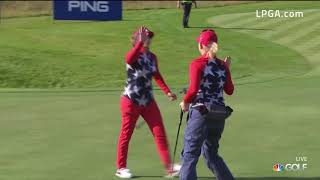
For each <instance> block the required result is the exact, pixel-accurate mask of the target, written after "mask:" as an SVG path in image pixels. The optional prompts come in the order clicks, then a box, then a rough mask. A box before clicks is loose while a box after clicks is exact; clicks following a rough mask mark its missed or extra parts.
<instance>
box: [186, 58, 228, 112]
mask: <svg viewBox="0 0 320 180" xmlns="http://www.w3.org/2000/svg"><path fill="white" fill-rule="evenodd" d="M189 78H190V82H191V84H190V86H189V89H188V91H187V94H186V96H185V97H184V102H186V103H192V104H193V105H205V106H206V107H207V108H208V109H210V107H209V106H211V105H224V98H223V91H225V92H226V94H228V95H231V94H232V93H233V90H234V86H233V83H232V79H231V73H230V70H229V67H228V66H227V65H226V64H225V63H224V62H223V61H222V60H219V59H214V60H209V58H208V57H205V56H201V57H199V58H198V59H195V60H194V61H193V62H192V63H191V65H190V77H189Z"/></svg>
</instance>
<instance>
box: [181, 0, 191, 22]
mask: <svg viewBox="0 0 320 180" xmlns="http://www.w3.org/2000/svg"><path fill="white" fill-rule="evenodd" d="M182 6H183V21H182V25H183V27H188V23H189V16H190V12H191V8H192V3H183V4H182Z"/></svg>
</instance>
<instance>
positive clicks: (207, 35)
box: [197, 29, 218, 46]
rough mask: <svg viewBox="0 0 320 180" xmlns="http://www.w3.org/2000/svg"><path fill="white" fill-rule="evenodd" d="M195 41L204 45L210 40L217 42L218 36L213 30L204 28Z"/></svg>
mask: <svg viewBox="0 0 320 180" xmlns="http://www.w3.org/2000/svg"><path fill="white" fill-rule="evenodd" d="M197 42H198V43H200V44H202V45H204V46H208V45H209V44H210V43H211V42H215V43H218V37H217V34H216V32H215V31H214V30H212V29H204V30H202V31H201V33H200V36H199V37H198V38H197Z"/></svg>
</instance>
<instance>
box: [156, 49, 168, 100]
mask: <svg viewBox="0 0 320 180" xmlns="http://www.w3.org/2000/svg"><path fill="white" fill-rule="evenodd" d="M152 55H153V57H154V58H153V59H154V60H155V64H156V69H155V72H154V74H153V78H154V80H155V81H156V83H157V84H158V86H159V87H160V89H161V90H162V91H163V92H164V93H165V94H168V93H169V92H170V88H169V87H168V86H167V84H166V83H165V82H164V80H163V77H162V75H161V73H160V71H159V66H158V59H157V56H156V55H155V54H152Z"/></svg>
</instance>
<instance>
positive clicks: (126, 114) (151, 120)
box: [116, 27, 179, 178]
mask: <svg viewBox="0 0 320 180" xmlns="http://www.w3.org/2000/svg"><path fill="white" fill-rule="evenodd" d="M153 36H154V33H153V32H152V31H150V30H149V29H147V28H146V27H141V28H139V30H138V31H136V32H134V34H133V36H132V39H131V41H132V45H133V48H132V49H131V50H130V51H129V52H128V53H127V55H126V66H127V76H128V79H127V83H126V86H125V90H124V93H123V96H122V97H121V102H120V106H121V113H122V125H121V132H120V137H119V142H118V154H117V168H118V170H117V172H116V176H118V177H120V178H131V177H133V175H132V174H131V172H130V170H129V169H128V168H127V157H128V146H129V142H130V139H131V136H132V133H133V130H134V128H135V125H136V122H137V120H138V118H139V116H140V115H141V116H142V117H143V118H144V120H145V121H146V123H147V124H148V126H149V128H150V130H151V132H152V134H153V137H154V140H155V143H156V145H157V149H158V153H159V155H160V158H161V161H162V163H163V165H164V167H165V169H166V173H167V174H168V175H174V174H176V173H178V171H179V166H178V165H172V164H171V159H170V151H169V145H168V141H167V136H166V132H165V128H164V125H163V121H162V117H161V114H160V111H159V108H158V106H157V103H156V102H155V100H154V97H153V93H152V78H154V79H155V81H156V82H157V84H158V85H159V87H160V88H161V89H162V91H163V92H164V93H165V94H166V95H167V96H168V97H169V99H170V100H171V101H174V100H176V98H177V97H176V95H175V94H174V93H172V92H171V91H170V89H169V87H168V86H167V85H166V83H165V82H164V80H163V78H162V76H161V74H160V72H159V69H158V62H157V57H156V55H155V54H153V53H152V52H151V51H150V50H149V47H150V44H151V39H152V37H153ZM172 166H174V168H173V171H172Z"/></svg>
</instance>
